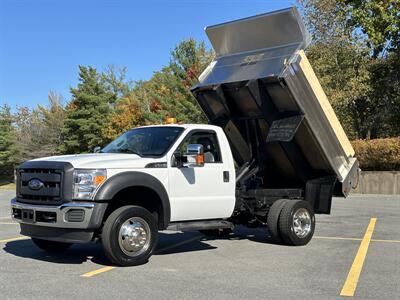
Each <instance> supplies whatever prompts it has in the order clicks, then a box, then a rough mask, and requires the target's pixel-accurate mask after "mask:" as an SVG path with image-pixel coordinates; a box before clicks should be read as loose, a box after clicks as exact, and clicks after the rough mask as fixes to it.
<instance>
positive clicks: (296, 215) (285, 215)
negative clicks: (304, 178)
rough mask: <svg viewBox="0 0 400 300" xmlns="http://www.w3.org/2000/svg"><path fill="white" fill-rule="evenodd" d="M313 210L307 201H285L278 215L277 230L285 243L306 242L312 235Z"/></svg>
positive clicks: (300, 244)
mask: <svg viewBox="0 0 400 300" xmlns="http://www.w3.org/2000/svg"><path fill="white" fill-rule="evenodd" d="M314 229H315V216H314V211H313V209H312V207H311V205H310V203H308V202H307V201H304V200H290V201H287V202H286V203H285V205H284V206H283V208H282V211H281V213H280V215H279V231H280V234H281V237H282V239H283V241H284V242H285V243H286V244H287V245H293V246H302V245H306V244H308V242H309V241H310V240H311V238H312V236H313V235H314Z"/></svg>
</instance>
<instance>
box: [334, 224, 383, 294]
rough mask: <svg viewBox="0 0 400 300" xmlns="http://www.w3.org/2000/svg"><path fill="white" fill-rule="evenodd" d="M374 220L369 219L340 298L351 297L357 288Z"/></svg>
mask: <svg viewBox="0 0 400 300" xmlns="http://www.w3.org/2000/svg"><path fill="white" fill-rule="evenodd" d="M375 224H376V218H371V220H370V222H369V225H368V228H367V231H366V232H365V234H364V237H363V239H362V241H361V243H360V247H359V248H358V251H357V254H356V257H355V258H354V261H353V264H352V266H351V268H350V271H349V274H348V275H347V278H346V281H345V283H344V285H343V288H342V291H341V292H340V296H347V297H353V296H354V292H355V290H356V288H357V283H358V279H359V278H360V274H361V270H362V267H363V264H364V260H365V257H366V256H367V252H368V247H369V243H370V242H371V237H372V233H373V232H374V228H375Z"/></svg>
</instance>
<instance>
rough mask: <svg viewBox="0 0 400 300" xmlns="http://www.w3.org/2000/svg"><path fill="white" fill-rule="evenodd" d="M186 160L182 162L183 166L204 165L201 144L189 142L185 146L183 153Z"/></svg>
mask: <svg viewBox="0 0 400 300" xmlns="http://www.w3.org/2000/svg"><path fill="white" fill-rule="evenodd" d="M184 157H185V158H186V159H185V160H186V162H185V163H184V164H183V166H184V167H188V168H194V167H203V166H204V148H203V145H201V144H189V145H187V148H186V154H185V155H184Z"/></svg>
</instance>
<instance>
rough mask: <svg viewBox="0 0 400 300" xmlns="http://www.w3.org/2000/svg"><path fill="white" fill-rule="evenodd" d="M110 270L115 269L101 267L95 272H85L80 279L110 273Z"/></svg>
mask: <svg viewBox="0 0 400 300" xmlns="http://www.w3.org/2000/svg"><path fill="white" fill-rule="evenodd" d="M112 269H115V267H111V266H107V267H103V268H100V269H97V270H94V271H90V272H87V273H85V274H82V275H81V276H82V277H92V276H95V275H97V274H100V273H104V272H107V271H111V270H112Z"/></svg>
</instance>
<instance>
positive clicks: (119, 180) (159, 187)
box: [94, 171, 171, 227]
mask: <svg viewBox="0 0 400 300" xmlns="http://www.w3.org/2000/svg"><path fill="white" fill-rule="evenodd" d="M135 186H136V187H146V188H149V189H152V190H153V191H154V192H155V193H157V195H158V196H159V198H160V199H161V204H162V209H163V224H164V227H167V226H168V224H169V221H170V219H171V206H170V203H169V197H168V193H167V191H166V190H165V188H164V185H163V184H162V183H161V182H160V181H159V180H158V179H157V178H155V177H154V176H152V175H149V174H146V173H142V172H134V171H129V172H123V173H119V174H117V175H114V176H112V177H110V178H109V179H107V180H106V182H105V183H104V184H103V185H102V186H101V187H100V188H99V190H98V191H97V193H96V195H95V197H94V200H95V201H109V200H111V199H112V198H114V196H115V195H116V194H117V193H118V192H119V191H121V190H123V189H125V188H129V187H135Z"/></svg>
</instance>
